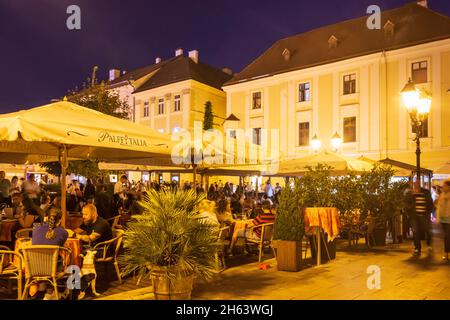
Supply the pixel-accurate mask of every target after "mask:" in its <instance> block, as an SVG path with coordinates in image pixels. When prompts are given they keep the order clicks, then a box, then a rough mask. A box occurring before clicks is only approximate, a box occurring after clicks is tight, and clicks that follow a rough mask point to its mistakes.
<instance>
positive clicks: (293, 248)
mask: <svg viewBox="0 0 450 320" xmlns="http://www.w3.org/2000/svg"><path fill="white" fill-rule="evenodd" d="M276 250H277V268H278V271H290V272H297V271H299V270H300V268H301V263H302V242H301V241H282V240H277V241H276Z"/></svg>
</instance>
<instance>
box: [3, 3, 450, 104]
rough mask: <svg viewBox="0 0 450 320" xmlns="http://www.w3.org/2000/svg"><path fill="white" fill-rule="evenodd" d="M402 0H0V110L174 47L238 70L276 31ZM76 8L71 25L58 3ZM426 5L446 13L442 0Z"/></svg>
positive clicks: (294, 30) (145, 61)
mask: <svg viewBox="0 0 450 320" xmlns="http://www.w3.org/2000/svg"><path fill="white" fill-rule="evenodd" d="M408 2H411V1H409V0H384V1H382V0H295V1H291V0H290V1H286V0H271V1H266V0H226V1H225V0H222V1H216V0H189V1H188V0H179V1H178V0H177V1H170V0H165V1H152V0H127V1H125V0H67V1H66V0H0V57H1V59H0V73H1V76H0V113H5V112H10V111H15V110H18V109H27V108H31V107H34V106H38V105H42V104H46V103H48V102H49V101H50V100H51V99H53V98H59V97H61V96H64V95H65V93H66V92H67V90H68V89H73V88H75V86H77V85H78V86H81V84H82V83H83V81H85V79H86V78H87V77H88V76H89V75H90V74H91V70H92V67H93V66H94V65H98V66H99V72H98V77H99V78H103V79H104V78H107V74H108V70H109V69H111V68H114V67H116V68H119V69H121V70H132V69H135V68H139V67H142V66H146V65H150V64H153V63H154V60H155V57H157V56H160V57H162V58H163V59H166V58H169V57H172V56H173V55H174V51H175V49H176V48H178V47H181V48H183V49H184V51H185V54H187V51H189V50H193V49H197V50H199V52H200V53H199V59H200V60H202V61H204V62H206V63H209V64H211V65H213V66H216V67H224V66H227V67H230V68H231V69H232V70H233V71H234V72H238V71H240V70H241V69H242V68H243V67H245V66H246V65H247V64H249V63H250V62H251V61H252V60H253V59H255V58H256V57H257V56H258V55H260V54H261V53H262V52H264V51H265V50H266V49H267V48H268V47H269V46H270V45H271V44H272V43H273V42H275V41H276V40H278V39H281V38H284V37H287V36H290V35H294V34H298V33H302V32H305V31H308V30H311V29H314V28H317V27H320V26H323V25H327V24H332V23H336V22H339V21H342V20H346V19H351V18H356V17H360V16H364V15H366V9H367V7H368V6H369V5H371V4H377V5H379V6H380V7H381V9H382V10H385V9H391V8H394V7H399V6H402V5H404V4H406V3H408ZM72 4H76V5H78V6H80V8H81V30H68V29H67V27H66V19H67V18H68V17H69V15H68V14H67V13H66V9H67V7H68V6H69V5H72ZM429 7H430V8H431V9H433V10H436V11H438V12H441V13H443V14H446V15H448V16H450V1H449V0H429Z"/></svg>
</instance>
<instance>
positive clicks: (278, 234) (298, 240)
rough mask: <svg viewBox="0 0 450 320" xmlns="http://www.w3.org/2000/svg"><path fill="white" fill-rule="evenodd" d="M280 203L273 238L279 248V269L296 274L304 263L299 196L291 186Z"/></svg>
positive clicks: (284, 192) (286, 189) (282, 194)
mask: <svg viewBox="0 0 450 320" xmlns="http://www.w3.org/2000/svg"><path fill="white" fill-rule="evenodd" d="M278 201H279V204H278V208H277V215H276V220H275V226H274V236H273V238H274V241H276V248H277V249H276V250H277V267H278V270H279V271H293V272H296V271H299V270H300V267H301V262H302V239H303V235H304V225H303V213H302V212H301V211H300V207H299V203H298V194H297V193H295V192H294V191H293V190H292V189H291V188H290V187H289V186H287V187H286V188H285V189H284V190H283V191H282V193H281V196H280V197H279V199H278Z"/></svg>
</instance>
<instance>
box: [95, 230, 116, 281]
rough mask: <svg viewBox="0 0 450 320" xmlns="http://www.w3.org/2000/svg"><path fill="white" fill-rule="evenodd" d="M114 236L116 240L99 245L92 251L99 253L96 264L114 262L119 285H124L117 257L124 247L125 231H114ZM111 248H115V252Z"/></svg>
mask: <svg viewBox="0 0 450 320" xmlns="http://www.w3.org/2000/svg"><path fill="white" fill-rule="evenodd" d="M113 234H114V238H112V239H111V240H108V241H103V242H99V243H97V244H96V245H95V246H94V248H93V249H92V250H95V251H97V257H96V258H95V262H96V263H97V262H100V263H108V262H113V264H114V269H115V270H116V274H117V278H118V279H119V283H122V277H121V276H120V269H119V262H118V260H117V257H118V256H119V250H120V247H121V245H122V240H123V235H124V231H123V230H120V229H115V230H113ZM111 248H113V249H114V251H113V250H111ZM99 253H100V254H99Z"/></svg>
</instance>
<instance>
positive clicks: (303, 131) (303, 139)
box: [298, 122, 309, 147]
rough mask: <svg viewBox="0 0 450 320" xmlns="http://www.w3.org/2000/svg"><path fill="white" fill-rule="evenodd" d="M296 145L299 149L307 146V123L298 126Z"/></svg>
mask: <svg viewBox="0 0 450 320" xmlns="http://www.w3.org/2000/svg"><path fill="white" fill-rule="evenodd" d="M298 145H299V146H300V147H304V146H308V145H309V122H300V123H299V124H298Z"/></svg>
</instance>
